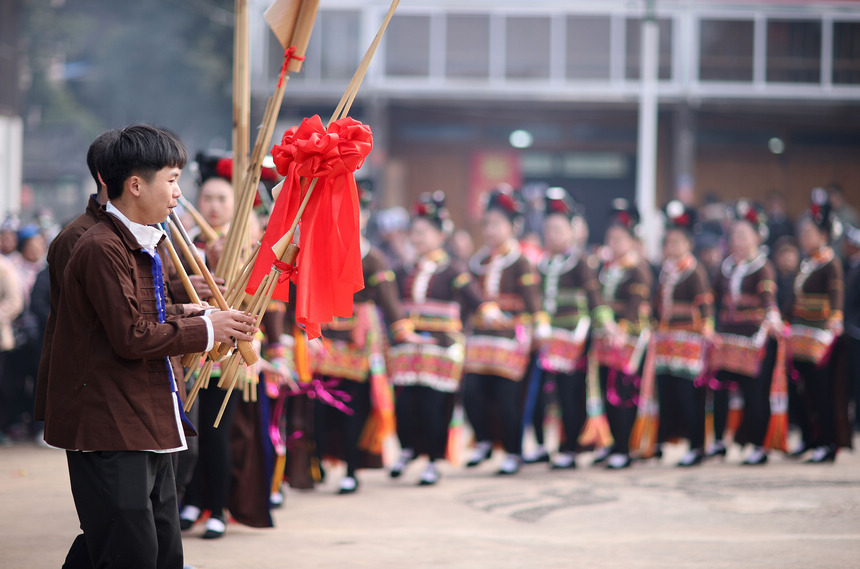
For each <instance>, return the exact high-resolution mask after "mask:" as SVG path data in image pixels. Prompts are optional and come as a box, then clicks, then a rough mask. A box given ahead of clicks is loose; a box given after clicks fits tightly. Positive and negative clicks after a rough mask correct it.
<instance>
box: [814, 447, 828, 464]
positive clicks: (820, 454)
mask: <svg viewBox="0 0 860 569" xmlns="http://www.w3.org/2000/svg"><path fill="white" fill-rule="evenodd" d="M828 454H830V449H829V448H827V447H815V450H814V451H812V456H810V457H809V462H822V461H824V459H825V458H827V455H828Z"/></svg>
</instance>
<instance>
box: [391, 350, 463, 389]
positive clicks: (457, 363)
mask: <svg viewBox="0 0 860 569" xmlns="http://www.w3.org/2000/svg"><path fill="white" fill-rule="evenodd" d="M465 356H466V354H465V342H464V340H463V338H462V336H461V337H460V338H459V341H457V342H455V343H454V344H451V345H450V346H448V347H447V348H446V347H442V346H437V345H432V344H399V345H397V346H393V347H392V348H390V349H389V350H388V357H387V358H386V366H387V368H388V375H389V377H390V378H391V381H392V383H394V385H424V386H426V387H430V388H432V389H435V390H437V391H443V392H446V393H453V392H454V391H457V387H458V386H459V385H460V379H461V378H462V377H463V364H464V362H465Z"/></svg>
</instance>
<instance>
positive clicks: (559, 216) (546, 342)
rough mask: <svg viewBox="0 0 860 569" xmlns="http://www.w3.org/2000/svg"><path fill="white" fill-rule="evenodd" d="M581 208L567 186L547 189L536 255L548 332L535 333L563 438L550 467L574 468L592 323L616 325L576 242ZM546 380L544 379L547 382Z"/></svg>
mask: <svg viewBox="0 0 860 569" xmlns="http://www.w3.org/2000/svg"><path fill="white" fill-rule="evenodd" d="M582 215H583V212H582V209H581V208H580V207H579V205H578V204H577V203H576V202H575V201H574V200H573V198H572V197H571V196H570V195H569V194H568V192H567V190H565V189H563V188H549V189H548V190H547V192H546V198H545V208H544V222H543V239H544V248H545V250H546V252H545V253H544V255H543V257H542V258H541V259H540V260H539V261H538V265H537V267H538V271H540V276H541V283H542V289H543V308H544V311H545V312H546V313H547V314H548V315H549V317H550V326H551V330H550V334H549V335H548V336H546V337H536V342H537V344H538V346H539V349H538V354H539V355H538V365H539V366H540V368H541V373H542V374H543V375H544V378H547V377H548V376H551V377H554V379H555V386H556V393H557V395H558V402H559V407H560V409H561V421H562V428H563V433H562V434H563V439H562V443H561V444H560V445H559V452H558V454H557V455H556V456H555V457H554V459H553V461H552V463H551V468H554V469H566V468H576V453H577V441H578V439H579V435H580V432H581V431H582V429H583V426H584V425H585V419H586V406H585V402H586V370H587V367H588V366H587V357H586V353H587V345H588V337H589V334H590V331H591V326H592V323H595V324H597V325H599V326H601V327H605V326H607V325H608V326H610V327H611V326H614V324H615V322H614V320H613V319H612V310H611V309H610V308H609V307H608V306H606V305H605V304H603V299H602V297H601V295H600V283H599V282H598V280H597V273H596V271H595V269H594V267H592V266H590V265H589V262H588V257H587V255H586V252H585V251H584V250H583V245H584V243H577V240H576V236H575V234H574V225H573V222H574V220H575V219H576V218H579V217H581V216H582ZM544 383H545V381H541V382H540V385H543V384H544Z"/></svg>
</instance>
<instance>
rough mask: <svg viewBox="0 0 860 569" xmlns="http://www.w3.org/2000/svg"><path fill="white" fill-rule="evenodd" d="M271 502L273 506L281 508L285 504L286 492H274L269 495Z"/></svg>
mask: <svg viewBox="0 0 860 569" xmlns="http://www.w3.org/2000/svg"><path fill="white" fill-rule="evenodd" d="M269 503H270V504H271V505H272V507H273V508H280V507H281V506H282V505H283V504H284V494H283V493H282V492H272V494H271V495H270V496H269Z"/></svg>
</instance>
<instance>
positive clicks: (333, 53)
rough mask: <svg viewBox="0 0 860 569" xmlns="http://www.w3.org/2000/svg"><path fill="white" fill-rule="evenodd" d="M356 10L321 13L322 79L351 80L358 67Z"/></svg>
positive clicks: (357, 21) (358, 19) (358, 20)
mask: <svg viewBox="0 0 860 569" xmlns="http://www.w3.org/2000/svg"><path fill="white" fill-rule="evenodd" d="M360 16H361V15H360V14H359V13H358V12H357V11H354V10H353V11H348V10H326V11H324V12H320V22H319V28H318V29H319V30H320V33H321V34H322V46H323V49H322V50H321V53H320V67H321V70H320V75H321V76H322V78H323V79H350V78H351V77H352V76H353V74H354V73H355V70H356V68H357V67H358V62H359V59H358V58H359V54H360V53H361V50H360V49H359V46H358V43H359V41H360V39H361V38H360V36H361V18H360Z"/></svg>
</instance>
